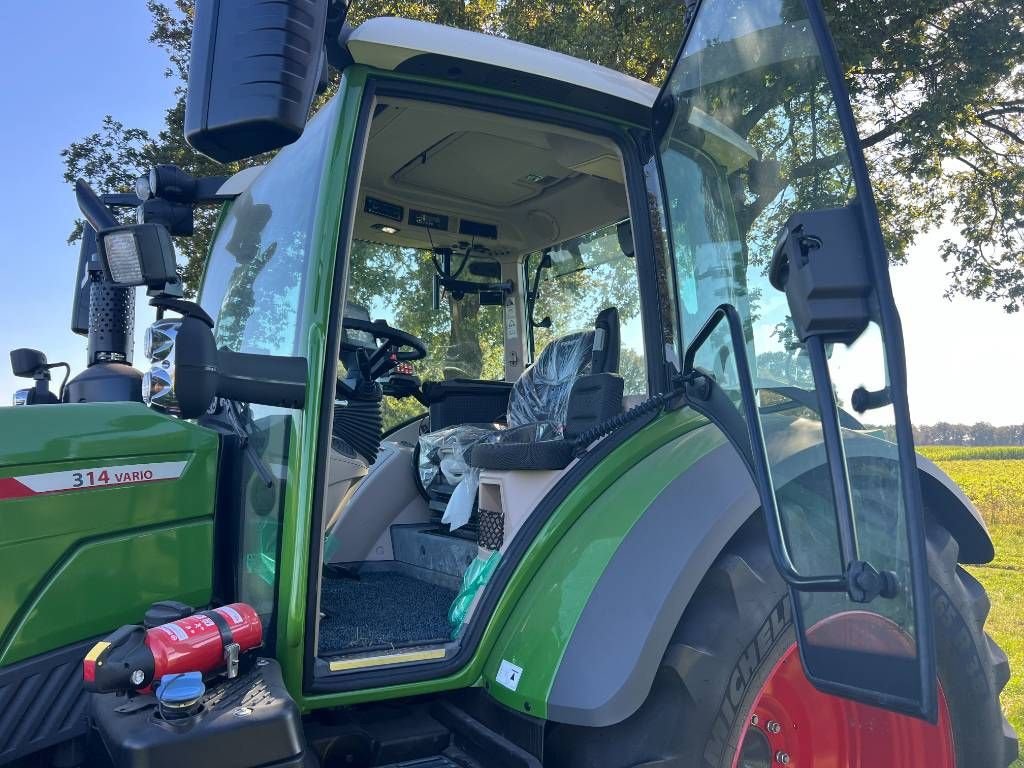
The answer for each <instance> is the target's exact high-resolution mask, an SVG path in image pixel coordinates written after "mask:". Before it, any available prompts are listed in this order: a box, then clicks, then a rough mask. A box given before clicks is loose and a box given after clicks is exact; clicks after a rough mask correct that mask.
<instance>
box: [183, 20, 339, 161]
mask: <svg viewBox="0 0 1024 768" xmlns="http://www.w3.org/2000/svg"><path fill="white" fill-rule="evenodd" d="M327 10H328V0H278V1H277V2H274V3H267V2H265V0H231V2H227V1H226V0H198V2H196V9H195V21H194V23H193V26H192V48H191V53H190V56H191V58H190V64H189V73H188V96H187V100H186V106H185V138H186V139H187V140H188V143H189V144H191V145H192V146H193V147H194V148H195V149H197V150H198V151H200V152H202V153H203V154H204V155H208V156H209V157H212V158H213V159H214V160H217V161H219V162H222V163H228V162H232V161H234V160H241V159H242V158H245V157H252V156H253V155H258V154H260V153H262V152H269V151H271V150H274V149H279V148H280V147H283V146H285V145H286V144H291V143H292V142H293V141H295V140H296V139H297V138H299V136H301V135H302V129H303V128H304V127H305V125H306V118H307V117H308V115H309V110H310V107H311V106H312V104H313V97H314V96H315V95H316V90H317V87H318V85H319V84H320V81H321V76H322V74H323V73H324V72H325V70H326V66H327V59H326V52H325V49H324V30H325V28H326V25H327Z"/></svg>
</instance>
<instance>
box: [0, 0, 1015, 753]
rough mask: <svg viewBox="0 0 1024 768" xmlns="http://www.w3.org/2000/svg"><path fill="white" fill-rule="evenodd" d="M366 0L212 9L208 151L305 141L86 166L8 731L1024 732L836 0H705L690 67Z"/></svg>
mask: <svg viewBox="0 0 1024 768" xmlns="http://www.w3.org/2000/svg"><path fill="white" fill-rule="evenodd" d="M346 9H347V3H346V2H337V0H335V1H334V2H328V0H287V1H286V0H281V1H280V2H276V3H264V2H258V1H257V0H238V1H237V2H231V3H228V2H226V0H223V1H222V2H218V1H217V0H199V1H198V2H197V10H196V18H195V26H194V33H193V40H192V58H191V72H190V81H189V94H188V112H187V116H186V121H185V132H186V136H187V137H188V139H189V141H190V142H191V143H192V145H193V146H194V147H195V148H197V149H198V150H200V151H201V152H203V153H206V154H207V155H209V156H210V157H212V158H215V159H217V160H220V161H222V162H228V161H235V160H239V159H243V158H251V157H255V156H258V155H261V154H262V153H265V152H269V151H272V150H278V149H280V151H279V152H277V154H276V156H274V158H273V159H272V160H271V161H270V162H268V163H267V164H266V165H264V166H258V167H250V168H248V169H246V170H244V171H241V172H240V173H237V174H235V175H233V176H231V177H230V178H227V177H225V178H207V179H197V178H193V177H191V176H189V175H188V174H187V173H185V172H183V171H181V170H179V169H176V168H174V167H170V166H158V167H157V168H155V169H154V170H153V171H152V172H151V173H150V174H148V175H147V176H145V177H143V178H141V179H140V180H139V183H138V184H137V185H136V189H135V191H134V192H133V193H124V192H120V193H112V194H104V195H97V194H95V193H94V192H93V191H92V190H91V189H90V188H89V187H88V185H86V184H84V183H79V185H78V188H77V193H78V198H79V203H80V205H81V208H82V211H83V214H84V216H85V218H86V219H87V221H88V226H87V227H86V230H85V237H84V238H83V243H82V255H81V260H80V263H79V267H78V269H79V272H78V280H77V284H76V285H77V293H76V301H75V307H74V312H73V323H72V324H73V329H74V330H77V331H78V332H80V333H82V334H84V335H86V336H87V337H88V345H89V354H88V363H89V365H88V366H87V367H86V368H85V369H84V370H83V371H82V372H81V373H79V374H78V375H77V376H75V377H74V378H73V379H72V380H71V381H70V382H67V383H66V384H65V385H63V386H62V387H61V389H60V392H58V393H52V392H50V389H49V380H50V370H51V369H52V368H53V367H54V366H53V364H50V363H48V362H47V360H46V358H45V356H44V355H43V354H42V353H39V352H36V351H34V350H29V349H21V350H16V351H15V352H14V353H12V363H13V365H14V368H15V372H16V373H18V374H19V375H23V376H27V377H30V378H33V379H34V380H35V384H34V387H33V388H32V389H31V390H23V391H22V392H20V393H19V394H18V396H17V397H16V401H17V402H18V403H20V404H22V405H24V406H28V407H15V408H5V409H0V435H2V436H3V437H2V439H3V447H2V449H0V457H2V462H0V476H2V477H0V561H2V562H3V563H4V578H3V579H2V580H0V763H12V764H19V765H60V766H74V765H114V766H119V767H120V766H172V765H173V766H181V765H186V766H190V768H197V767H198V766H218V768H232V767H234V766H239V767H241V766H317V765H319V766H323V767H324V768H334V767H335V766H418V767H419V768H428V767H432V766H463V767H464V768H471V767H472V766H503V767H508V768H512V767H520V766H521V767H522V768H526V767H528V766H530V767H532V766H539V765H547V766H651V767H653V766H681V767H684V766H685V767H687V768H689V767H691V766H693V767H700V768H770V767H774V766H782V765H790V766H793V767H794V768H811V767H812V766H813V767H817V768H824V767H825V766H827V767H829V768H855V767H860V766H865V767H866V766H871V768H887V767H889V766H929V767H933V766H934V767H939V768H951V767H952V766H959V768H966V767H968V766H970V767H971V768H1005V766H1007V765H1008V764H1010V763H1011V762H1013V760H1014V759H1015V758H1016V754H1017V739H1016V736H1015V735H1014V733H1013V731H1012V730H1011V729H1010V727H1009V725H1008V723H1007V722H1006V720H1005V719H1004V718H1003V716H1002V713H1001V710H1000V705H999V693H1000V690H1001V689H1002V687H1003V686H1004V685H1005V684H1006V682H1007V679H1008V677H1009V668H1008V664H1007V659H1006V656H1005V655H1004V654H1003V653H1002V652H1001V651H1000V650H999V648H997V647H996V646H995V644H994V643H993V642H992V641H991V639H989V638H988V636H987V635H986V634H985V633H984V629H983V625H984V622H985V618H986V614H987V613H988V609H989V602H988V599H987V597H986V595H985V593H984V591H983V590H982V588H981V586H980V585H979V584H978V582H977V581H975V580H974V579H973V578H972V577H971V576H970V575H969V574H968V573H967V572H966V571H965V570H964V569H963V568H962V567H961V565H962V564H969V563H984V562H987V561H989V560H990V559H991V558H992V556H993V545H992V542H991V539H990V538H989V536H988V533H987V531H986V528H985V524H984V522H983V520H982V519H981V516H980V515H979V513H978V511H977V510H976V509H975V508H974V507H973V506H972V505H971V503H970V502H969V501H968V500H967V499H966V498H965V496H964V494H963V493H962V492H961V491H960V490H959V489H958V488H957V487H956V486H955V485H954V484H953V483H952V481H950V479H949V478H948V477H946V476H945V475H944V474H943V473H942V472H941V471H940V470H938V469H937V468H936V467H935V466H934V465H933V464H932V463H930V462H928V461H927V460H925V459H923V458H921V457H919V456H917V455H916V454H915V452H914V446H913V440H912V433H911V425H910V418H909V412H908V406H907V396H906V370H905V358H904V351H903V342H902V337H901V331H900V323H899V318H898V315H897V313H896V308H895V306H894V304H893V298H892V292H891V288H890V284H889V277H888V271H887V259H886V253H885V249H884V246H883V242H882V234H881V230H880V227H879V223H878V214H877V210H876V207H875V203H874V199H873V197H872V191H871V187H870V184H869V180H868V176H867V171H866V167H865V163H864V158H863V156H862V153H861V149H860V145H859V143H858V140H857V135H856V128H855V125H854V121H853V116H852V112H851V108H850V104H849V101H848V98H847V96H846V92H845V89H844V84H843V80H842V71H841V69H840V66H839V62H838V60H837V57H836V52H835V49H834V46H833V44H832V42H831V39H830V36H829V32H828V28H827V25H826V22H825V17H824V15H823V12H822V9H821V8H820V6H819V4H818V2H817V0H703V1H702V2H700V3H697V4H695V5H694V6H693V8H692V9H691V10H692V13H691V18H690V19H689V20H688V23H687V31H686V35H685V38H684V40H683V41H682V45H681V48H680V52H679V54H678V57H677V59H676V61H675V63H674V65H673V67H672V70H671V73H670V75H669V77H668V79H667V81H666V83H665V85H664V87H663V88H662V89H661V90H660V91H659V90H657V89H655V88H653V87H650V86H648V85H646V84H644V83H641V82H639V81H636V80H633V79H631V78H629V77H626V76H624V75H621V74H619V73H616V72H612V71H609V70H606V69H603V68H601V67H598V66H595V65H592V64H590V63H587V62H585V61H581V60H577V59H573V58H570V57H567V56H564V55H561V54H557V53H552V52H549V51H545V50H540V49H537V48H533V47H530V46H527V45H522V44H519V43H515V42H512V41H509V40H505V39H499V38H494V37H489V36H485V35H480V34H476V33H470V32H466V31H461V30H457V29H451V28H445V27H440V26H435V25H431V24H425V23H419V22H413V21H409V20H405V19H400V18H380V19H374V20H371V21H367V22H365V23H363V24H361V25H360V26H359V27H358V28H355V29H351V28H349V27H347V26H346V25H345V24H344V17H345V11H346ZM680 13H683V9H682V4H680ZM332 69H333V70H336V71H338V72H340V85H339V87H338V91H337V94H336V95H335V96H334V97H333V98H332V99H331V100H330V101H329V102H328V103H327V104H326V105H324V106H323V107H322V108H320V109H319V110H318V111H317V113H316V115H315V116H314V117H313V118H312V119H310V120H309V121H308V123H307V117H308V115H309V112H310V108H311V105H312V104H313V103H314V100H315V98H316V94H317V92H318V91H319V90H320V89H321V86H323V85H324V84H326V83H327V81H328V74H329V72H330V71H331V70H332ZM211 205H212V206H220V209H221V213H220V219H219V223H218V225H217V230H216V234H215V236H214V238H213V241H212V244H211V247H210V251H209V255H208V260H207V265H206V272H205V276H204V279H203V283H202V288H201V290H200V291H199V294H198V297H197V298H196V300H195V301H191V300H187V299H185V298H183V297H182V286H181V284H180V282H179V279H178V276H177V274H176V272H175V266H174V253H173V248H172V239H171V237H172V236H179V235H187V234H188V233H189V232H190V231H191V230H192V227H193V222H194V218H193V217H194V215H195V212H196V209H197V206H211ZM118 207H121V208H126V207H127V208H135V209H136V217H135V222H136V223H131V224H126V223H124V222H123V220H119V219H118V218H117V217H116V216H115V213H116V211H115V209H116V208H118ZM139 286H143V287H144V288H145V291H146V295H147V296H148V297H149V300H150V303H151V304H152V305H153V307H154V308H155V314H156V319H155V322H154V324H153V325H152V326H151V327H150V328H149V330H148V331H147V334H146V343H145V350H144V357H145V358H146V359H145V364H144V365H143V366H140V367H141V368H142V369H143V371H141V372H140V371H139V370H136V369H135V368H133V367H132V366H131V363H132V343H131V339H132V328H131V318H132V314H133V302H134V299H135V294H136V292H137V289H138V287H139ZM865 414H867V416H865ZM862 418H864V419H866V420H867V422H868V425H865V423H863V422H862V421H861V419H862ZM871 424H874V425H879V424H880V425H884V426H881V427H880V426H870V425H871Z"/></svg>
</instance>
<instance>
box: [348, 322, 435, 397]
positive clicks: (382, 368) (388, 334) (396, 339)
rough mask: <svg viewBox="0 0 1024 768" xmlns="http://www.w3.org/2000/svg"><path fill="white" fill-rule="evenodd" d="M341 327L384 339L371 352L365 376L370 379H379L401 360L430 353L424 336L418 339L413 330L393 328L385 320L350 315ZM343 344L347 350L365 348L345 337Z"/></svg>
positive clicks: (380, 339) (420, 358) (418, 358)
mask: <svg viewBox="0 0 1024 768" xmlns="http://www.w3.org/2000/svg"><path fill="white" fill-rule="evenodd" d="M341 327H342V328H348V329H350V330H353V331H362V332H363V333H368V334H370V335H371V336H373V337H374V338H375V339H377V340H378V341H381V342H383V344H381V345H380V346H379V347H378V348H377V349H376V351H375V352H373V354H371V355H370V356H369V360H368V361H367V364H366V366H365V370H364V371H363V375H364V377H365V378H366V379H368V380H370V381H373V380H375V379H379V378H380V377H381V376H383V375H384V374H385V373H387V372H388V371H389V370H391V369H392V368H394V367H395V365H396V364H397V363H399V362H402V361H412V360H422V359H423V358H425V357H426V356H427V345H426V343H424V342H423V340H422V339H418V338H416V337H415V336H413V335H412V334H411V333H406V332H405V331H403V330H401V329H399V328H392V327H391V326H390V325H388V324H387V322H386V321H385V320H363V319H362V318H358V317H346V318H344V319H343V320H342V322H341ZM341 348H342V350H343V351H345V352H359V351H365V349H364V347H360V346H359V345H357V344H350V343H348V342H346V341H344V340H342V342H341Z"/></svg>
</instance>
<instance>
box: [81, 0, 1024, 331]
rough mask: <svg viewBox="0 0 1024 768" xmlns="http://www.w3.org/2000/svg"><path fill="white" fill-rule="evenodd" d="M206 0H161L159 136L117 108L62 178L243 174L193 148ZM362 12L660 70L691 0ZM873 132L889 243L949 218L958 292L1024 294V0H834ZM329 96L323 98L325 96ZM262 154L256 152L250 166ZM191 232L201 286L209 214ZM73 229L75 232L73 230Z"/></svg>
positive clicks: (993, 296)
mask: <svg viewBox="0 0 1024 768" xmlns="http://www.w3.org/2000/svg"><path fill="white" fill-rule="evenodd" d="M193 2H194V0H173V2H172V3H167V2H161V0H148V6H149V8H150V11H151V12H152V14H153V19H154V29H153V32H152V34H151V36H150V39H151V40H152V41H153V42H154V43H156V44H157V45H160V46H161V47H163V48H164V49H165V50H166V51H167V52H168V55H169V59H170V66H169V67H168V70H167V72H168V76H169V77H172V78H174V79H176V80H178V81H179V82H180V83H182V85H181V86H180V87H179V88H178V90H177V96H178V98H177V101H176V103H175V104H174V105H173V106H172V107H171V108H170V109H169V110H168V112H167V115H166V127H165V129H164V130H162V131H160V133H159V134H158V135H157V136H150V135H149V134H148V133H147V132H145V131H140V130H138V129H132V128H129V127H125V126H124V125H123V124H122V123H120V122H118V121H117V120H116V119H114V118H112V117H108V118H107V119H106V120H105V121H104V123H103V126H102V127H101V129H100V130H99V131H97V132H95V133H92V134H89V135H87V136H86V137H85V138H83V139H82V140H81V141H78V142H75V143H74V144H72V145H71V146H69V147H68V148H67V149H66V150H65V151H64V154H63V157H64V162H65V178H66V179H67V180H68V181H72V180H74V179H75V178H77V177H79V176H81V177H84V178H86V179H87V180H89V181H90V182H92V183H93V184H94V186H96V187H97V188H98V189H100V190H102V191H116V190H124V189H128V188H130V182H131V181H132V180H133V179H134V177H135V176H136V175H138V174H139V173H141V172H142V171H144V170H145V169H146V168H148V167H149V165H151V164H152V163H153V162H154V161H156V160H160V161H163V162H173V163H177V164H179V165H181V166H182V167H184V168H186V169H187V170H189V171H190V172H192V173H196V174H214V173H230V172H233V171H235V170H237V169H238V167H240V165H241V164H233V165H232V166H229V167H226V168H225V167H224V166H220V165H218V164H216V163H213V162H212V161H210V160H208V159H206V158H203V157H201V156H199V155H198V154H196V153H195V152H193V151H192V150H191V149H190V148H189V147H188V146H187V145H186V144H185V142H184V138H183V136H182V132H181V126H182V120H183V117H184V98H183V96H184V85H183V82H184V76H185V72H186V71H187V65H188V42H189V29H190V20H191V17H192V13H193ZM353 5H354V7H353V9H352V12H351V14H350V17H351V18H350V20H351V22H352V23H353V24H358V23H360V22H361V21H363V20H365V19H367V18H370V17H373V16H380V15H401V16H407V17H410V18H416V19H421V20H425V21H432V22H436V23H440V24H447V25H452V26H459V27H463V28H467V29H474V30H480V31H486V32H491V33H493V34H498V35H503V36H507V37H511V38H513V39H517V40H522V41H524V42H528V43H532V44H535V45H540V46H543V47H547V48H551V49H553V50H557V51H561V52H564V53H568V54H570V55H574V56H579V57H582V58H585V59H589V60H591V61H594V62H596V63H599V64H603V65H606V66H609V67H612V68H615V69H619V70H622V71H624V72H627V73H629V74H631V75H634V76H636V77H639V78H642V79H645V80H647V81H648V82H652V83H660V82H661V80H662V79H663V77H664V75H665V73H666V71H667V68H668V66H669V65H670V63H671V61H672V58H673V57H674V55H675V51H676V48H677V46H678V42H679V40H680V38H681V36H682V29H683V23H684V13H682V5H683V4H682V3H680V2H679V0H671V2H669V1H663V2H646V1H644V0H625V1H624V2H618V1H615V2H613V1H612V0H598V2H589V1H588V0H565V2H558V3H553V2H547V1H545V0H505V1H504V2H498V1H497V0H430V1H428V2H418V1H414V0H390V1H389V0H367V1H366V2H359V0H357V1H356V2H355V3H354V4H353ZM824 6H825V9H826V13H827V14H828V15H829V17H830V23H831V27H832V32H833V36H834V38H835V40H836V43H837V46H838V48H839V52H840V57H841V59H842V61H843V62H844V64H845V66H846V72H847V83H848V86H849V88H850V92H851V96H852V100H853V103H854V108H855V111H856V113H857V117H858V121H859V124H860V130H861V134H862V136H863V137H864V138H863V145H864V147H865V149H866V151H867V155H868V160H869V163H870V165H871V167H872V169H873V170H874V171H875V172H874V179H873V180H874V183H875V188H876V195H877V197H878V201H879V206H880V209H881V213H882V218H883V226H884V229H885V232H886V237H887V242H888V246H889V249H890V252H891V255H892V258H893V259H894V260H895V261H901V260H903V259H905V258H906V255H907V252H908V249H909V247H910V246H911V244H912V243H913V240H914V237H915V236H916V235H917V234H918V233H920V232H922V231H925V230H927V229H929V228H933V227H935V226H937V225H938V224H939V223H941V222H942V221H943V220H946V219H948V220H949V221H951V222H952V223H953V224H954V225H955V226H956V227H957V228H958V229H959V237H957V238H956V239H952V240H947V241H945V242H944V243H943V244H942V246H941V248H940V251H939V254H938V255H939V256H940V257H941V258H942V259H944V260H945V261H946V262H947V264H948V265H949V268H950V277H951V283H950V287H949V292H950V294H954V293H963V294H966V295H968V296H972V297H976V298H983V299H987V300H990V301H1000V302H1002V303H1003V305H1004V306H1005V307H1006V309H1007V310H1008V311H1016V310H1018V309H1020V308H1021V306H1022V305H1024V219H1022V217H1021V213H1020V212H1021V211H1022V210H1024V69H1022V68H1021V66H1020V62H1021V61H1024V16H1022V4H1021V0H963V1H962V2H958V3H952V4H950V3H946V2H939V0H905V1H904V2H901V3H898V4H895V5H892V4H889V5H886V6H878V5H875V6H871V7H870V8H867V9H865V7H864V6H863V5H862V4H853V3H850V2H848V0H825V2H824ZM321 102H322V99H321ZM252 162H256V161H247V163H246V164H249V163H252ZM200 218H201V220H200V221H198V222H197V233H198V234H197V236H196V237H195V238H194V239H192V240H191V241H182V242H179V243H178V247H179V253H180V254H181V256H182V261H183V266H182V268H183V273H184V278H185V282H186V286H187V287H188V288H189V289H190V290H194V289H195V287H196V285H197V281H198V276H199V274H200V273H201V270H202V263H203V259H204V256H205V253H206V247H207V244H208V241H209V232H210V229H211V227H212V215H209V214H206V215H203V216H201V217H200ZM76 233H77V230H76V232H75V233H73V234H72V237H74V236H75V234H76Z"/></svg>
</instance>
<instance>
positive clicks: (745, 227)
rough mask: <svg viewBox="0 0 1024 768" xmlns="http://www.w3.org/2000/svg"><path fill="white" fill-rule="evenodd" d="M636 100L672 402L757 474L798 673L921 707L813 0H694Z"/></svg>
mask: <svg viewBox="0 0 1024 768" xmlns="http://www.w3.org/2000/svg"><path fill="white" fill-rule="evenodd" d="M654 115H655V125H654V133H655V139H656V141H657V154H658V161H659V163H660V171H661V176H662V185H663V188H662V194H663V196H664V200H665V209H666V211H667V217H668V230H669V236H670V240H671V246H672V252H673V257H674V262H675V273H676V276H677V286H676V288H677V294H678V302H679V315H680V321H681V325H682V328H683V342H684V349H685V353H684V363H683V366H684V371H683V374H684V379H685V382H686V389H687V397H686V399H687V402H688V404H689V405H691V406H692V407H694V408H695V409H697V410H699V411H701V412H702V413H704V414H705V415H707V416H708V417H709V418H711V419H712V421H714V422H715V423H716V424H717V425H718V426H719V427H720V428H721V429H722V430H723V431H724V432H725V433H726V435H727V436H728V437H729V438H730V440H731V441H732V442H733V444H734V445H735V446H736V448H737V450H739V452H740V453H741V455H743V456H744V458H745V459H746V462H747V464H748V466H749V468H750V471H751V474H752V476H753V478H754V480H755V482H756V484H757V487H758V491H759V494H760V497H761V502H762V506H763V510H764V513H765V518H766V525H767V530H768V535H769V539H770V545H771V549H772V555H773V557H774V559H775V564H776V567H777V568H778V570H779V572H780V573H781V574H782V577H783V578H784V579H785V581H786V582H787V583H788V585H789V588H790V594H791V598H792V603H793V610H794V620H795V624H796V631H797V637H798V642H799V647H800V654H801V659H802V661H803V666H804V670H805V672H806V674H807V677H808V678H809V679H810V680H811V682H812V683H813V684H814V685H815V686H816V687H818V688H819V689H821V690H823V691H826V692H829V693H833V694H837V695H840V696H845V697H848V698H851V699H855V700H858V701H861V702H865V703H868V704H873V705H876V706H879V707H884V708H886V709H891V710H894V711H899V712H902V713H905V714H910V715H914V716H917V717H922V718H925V719H928V720H931V721H932V722H934V721H935V718H936V706H937V705H936V688H937V683H936V672H935V659H934V652H933V638H932V622H931V615H930V602H929V587H928V585H929V581H928V572H927V565H926V559H925V544H924V521H923V514H922V507H921V492H920V487H919V481H918V473H917V469H916V462H915V457H914V446H913V438H912V433H911V425H910V419H909V415H908V409H907V396H906V384H905V378H906V372H905V359H904V352H903V341H902V334H901V330H900V323H899V318H898V316H897V313H896V308H895V306H894V304H893V298H892V291H891V286H890V283H889V275H888V266H887V259H886V253H885V249H884V245H883V242H882V233H881V229H880V227H879V222H878V212H877V209H876V206H875V201H874V198H873V196H872V192H871V186H870V183H869V181H868V176H867V170H866V167H865V163H864V158H863V155H862V153H861V149H860V145H859V141H858V138H857V133H856V126H855V124H854V120H853V115H852V111H851V108H850V104H849V100H848V97H847V95H846V90H845V86H844V83H843V78H842V71H841V70H840V67H839V62H838V59H837V56H836V51H835V48H834V46H833V43H832V41H831V38H830V35H829V32H828V28H827V26H826V22H825V18H824V15H823V13H822V9H821V7H820V5H819V3H818V0H702V1H701V2H698V3H697V4H696V11H695V13H694V14H693V17H692V18H691V20H690V23H689V25H688V27H687V33H686V38H685V40H684V42H683V46H682V49H681V50H680V53H679V55H678V58H677V60H676V62H675V64H674V66H673V68H672V71H671V73H670V75H669V77H668V80H667V81H666V84H665V86H664V88H663V89H662V91H661V94H660V95H659V98H658V101H657V102H656V104H655V108H654ZM851 410H853V411H858V412H861V413H863V412H867V411H870V420H871V421H872V422H873V423H878V424H888V425H894V426H895V429H894V430H889V431H890V432H892V431H894V433H895V435H896V438H897V439H896V442H895V443H893V442H890V441H889V440H887V439H884V438H883V437H882V436H881V435H880V434H879V432H880V430H869V429H865V428H864V427H863V426H862V425H861V424H860V422H859V421H858V420H857V419H856V418H854V417H853V416H852V414H851V413H850V412H849V411H851Z"/></svg>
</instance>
